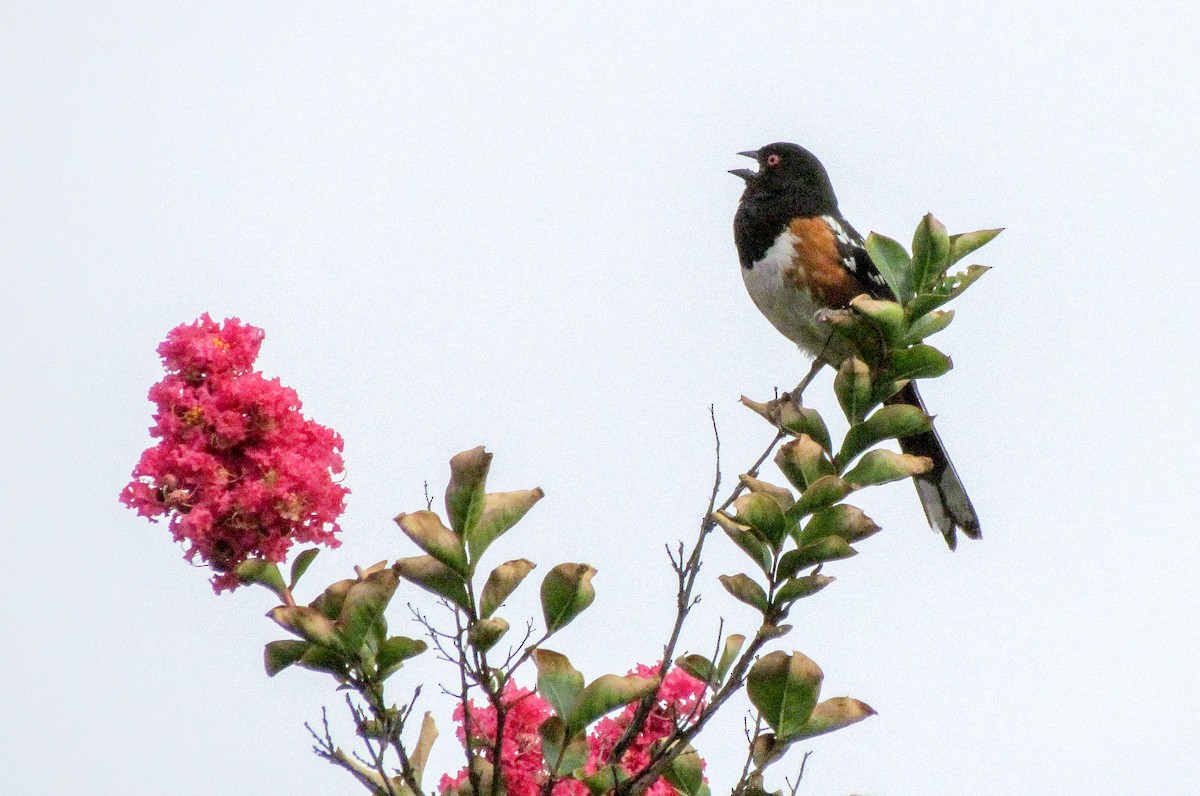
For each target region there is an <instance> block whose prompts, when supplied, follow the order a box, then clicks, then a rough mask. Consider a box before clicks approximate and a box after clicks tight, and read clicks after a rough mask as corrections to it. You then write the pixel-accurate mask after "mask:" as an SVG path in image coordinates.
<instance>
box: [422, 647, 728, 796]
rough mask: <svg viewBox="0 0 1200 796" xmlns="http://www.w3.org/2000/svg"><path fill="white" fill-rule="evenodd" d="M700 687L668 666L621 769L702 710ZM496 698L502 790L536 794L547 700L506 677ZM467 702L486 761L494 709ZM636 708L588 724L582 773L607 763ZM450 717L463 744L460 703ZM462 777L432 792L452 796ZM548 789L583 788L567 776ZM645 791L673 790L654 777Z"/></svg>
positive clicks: (653, 669) (640, 762) (519, 795)
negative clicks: (502, 711) (501, 715)
mask: <svg viewBox="0 0 1200 796" xmlns="http://www.w3.org/2000/svg"><path fill="white" fill-rule="evenodd" d="M629 674H631V675H636V676H638V677H647V678H650V677H657V676H658V666H657V665H653V666H648V665H640V666H637V667H636V668H634V669H633V670H632V671H631V672H629ZM704 690H705V686H704V683H703V682H702V681H700V680H697V679H696V678H695V677H692V676H691V675H690V674H688V673H687V672H685V671H684V670H682V669H679V668H674V669H672V670H671V671H669V672H668V673H667V676H666V677H665V678H664V679H663V682H662V685H661V686H659V689H658V699H657V701H656V702H655V705H654V708H653V709H652V710H651V712H650V715H649V717H648V718H647V720H646V723H645V725H644V726H643V727H642V731H641V732H640V733H639V734H638V736H637V737H636V738H635V739H634V741H633V743H632V744H630V746H629V748H628V749H627V750H626V751H625V753H624V754H623V755H622V757H621V760H620V765H621V767H622V768H624V769H625V771H627V772H637V771H640V770H641V769H643V768H645V767H646V765H647V764H648V763H649V762H650V755H651V752H652V750H653V747H654V745H655V744H657V743H658V742H659V741H662V740H663V739H665V738H667V737H668V736H670V735H671V733H672V732H674V730H675V727H676V725H677V724H686V723H687V722H688V721H690V720H691V719H693V718H695V716H696V715H698V714H699V712H700V711H701V710H702V709H703V708H704ZM502 700H503V703H504V706H505V708H506V711H507V713H506V716H505V722H504V740H503V743H502V745H501V749H500V766H499V769H500V773H501V775H502V776H503V777H504V791H505V793H506V794H507V796H539V794H540V793H541V792H542V788H543V787H544V786H545V783H546V779H547V777H548V772H547V770H546V766H545V763H544V761H543V760H542V739H541V736H540V735H539V734H538V727H540V726H541V725H542V722H544V721H545V720H546V719H547V718H549V717H550V716H551V715H552V714H553V711H552V709H551V707H550V704H549V703H548V702H547V701H546V700H544V699H542V697H540V696H539V695H538V694H537V693H535V692H533V691H530V690H528V689H525V688H519V687H517V686H516V685H515V684H514V683H513V682H512V681H509V683H508V684H507V685H506V686H505V689H504V694H503V697H502ZM469 705H470V734H471V742H472V746H473V747H474V748H476V749H479V750H480V752H481V754H483V756H484V757H485V758H487V759H488V760H489V761H491V750H492V747H493V745H494V744H495V741H496V710H495V708H493V707H492V706H490V705H485V706H479V705H476V704H475V703H474V701H472V702H470V703H469ZM636 711H637V703H636V702H635V703H633V704H630V705H626V706H625V708H624V709H623V710H622V711H621V712H620V713H618V714H617V715H616V716H606V717H605V718H603V719H601V720H600V721H598V722H597V723H596V725H595V726H594V727H593V728H592V731H591V732H590V733H589V734H588V739H587V740H588V762H587V764H586V765H585V766H584V771H585V772H586V773H587V774H589V775H590V774H595V773H596V772H597V771H599V770H600V769H601V768H602V767H603V766H605V765H607V764H608V763H609V762H610V760H611V757H612V751H613V748H614V747H615V746H616V744H617V741H618V740H620V738H621V736H622V735H623V734H624V732H625V729H626V728H627V727H628V726H629V723H630V722H631V721H632V720H633V716H634V714H635V713H636ZM454 720H455V721H456V722H458V739H459V741H460V742H462V743H463V744H466V742H467V727H466V726H465V725H464V721H463V709H462V705H461V704H460V705H459V706H458V707H457V708H456V709H455V711H454ZM492 762H494V761H492ZM467 779H468V774H467V770H466V768H463V769H462V770H461V771H459V772H458V774H457V775H456V776H453V777H451V776H449V775H446V776H444V777H442V780H441V782H440V783H439V784H438V792H439V793H440V794H442V795H443V796H453V794H455V793H457V791H458V789H459V787H460V786H462V785H463V784H464V783H466V782H467ZM553 793H554V796H587V794H588V789H587V786H585V785H584V784H583V783H582V782H579V781H577V780H570V779H568V780H560V781H559V782H556V783H555V785H554V789H553ZM647 793H648V794H649V796H675V789H674V788H672V787H671V786H670V785H669V784H668V783H667V782H666V780H664V779H661V778H660V779H659V780H657V781H656V782H655V783H654V784H653V785H651V786H650V788H649V790H648V791H647Z"/></svg>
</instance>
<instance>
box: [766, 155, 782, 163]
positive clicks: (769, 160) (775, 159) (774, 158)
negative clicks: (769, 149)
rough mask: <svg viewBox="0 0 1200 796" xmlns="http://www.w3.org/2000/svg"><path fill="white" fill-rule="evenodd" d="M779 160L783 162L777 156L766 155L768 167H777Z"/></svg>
mask: <svg viewBox="0 0 1200 796" xmlns="http://www.w3.org/2000/svg"><path fill="white" fill-rule="evenodd" d="M781 160H783V158H781V157H779V155H767V165H768V166H778V165H779V161H781Z"/></svg>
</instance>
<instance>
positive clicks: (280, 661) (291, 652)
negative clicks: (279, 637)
mask: <svg viewBox="0 0 1200 796" xmlns="http://www.w3.org/2000/svg"><path fill="white" fill-rule="evenodd" d="M311 646H312V644H310V643H308V642H307V641H300V640H299V639H285V640H283V641H272V642H270V643H268V644H267V646H266V648H265V649H264V650H263V664H264V666H265V667H266V670H267V677H274V676H275V675H277V674H279V673H280V672H282V671H283V670H284V669H286V668H287V667H289V666H291V665H292V664H293V663H295V662H297V661H298V660H300V659H301V658H302V657H304V653H306V652H308V650H309V647H311Z"/></svg>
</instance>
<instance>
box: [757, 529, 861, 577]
mask: <svg viewBox="0 0 1200 796" xmlns="http://www.w3.org/2000/svg"><path fill="white" fill-rule="evenodd" d="M856 555H858V551H857V550H855V549H854V548H853V547H851V546H850V543H849V542H847V541H846V540H845V539H843V538H842V537H840V536H826V537H825V538H823V539H819V540H817V541H815V542H812V543H810V544H806V545H804V546H803V547H800V548H797V549H796V550H789V551H788V552H786V553H784V554H783V555H782V556H781V557H780V559H779V569H778V570H776V576H777V577H780V578H790V577H793V576H795V575H796V573H797V572H800V571H801V570H803V569H808V568H809V567H815V566H816V565H817V564H824V563H825V562H826V561H837V560H840V559H843V558H850V557H851V556H856Z"/></svg>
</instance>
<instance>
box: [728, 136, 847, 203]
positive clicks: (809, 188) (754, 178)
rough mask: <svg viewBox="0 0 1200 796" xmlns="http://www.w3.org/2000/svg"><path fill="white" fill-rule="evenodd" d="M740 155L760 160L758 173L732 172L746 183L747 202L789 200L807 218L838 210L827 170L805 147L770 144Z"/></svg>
mask: <svg viewBox="0 0 1200 796" xmlns="http://www.w3.org/2000/svg"><path fill="white" fill-rule="evenodd" d="M738 154H739V155H744V156H745V157H750V158H754V159H755V160H757V161H758V171H751V170H750V169H733V170H732V171H730V172H729V173H730V174H733V175H736V176H738V177H741V178H742V179H743V180H745V181H746V192H745V194H743V198H744V199H746V198H752V199H773V200H777V201H778V200H783V201H787V202H788V203H789V204H791V205H794V206H795V208H796V210H797V211H802V212H803V214H804V215H821V214H824V213H832V212H834V211H836V210H837V197H836V196H835V195H834V193H833V185H832V184H831V183H830V182H829V175H828V174H826V173H825V167H824V166H822V165H821V161H819V160H817V156H816V155H814V154H813V153H811V152H809V151H808V150H807V149H805V148H804V147H801V146H797V145H796V144H784V143H778V144H767V145H766V146H765V147H763V148H762V149H758V150H754V151H751V152H739V153H738Z"/></svg>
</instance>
